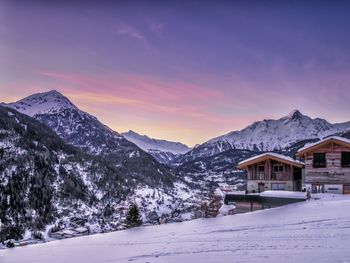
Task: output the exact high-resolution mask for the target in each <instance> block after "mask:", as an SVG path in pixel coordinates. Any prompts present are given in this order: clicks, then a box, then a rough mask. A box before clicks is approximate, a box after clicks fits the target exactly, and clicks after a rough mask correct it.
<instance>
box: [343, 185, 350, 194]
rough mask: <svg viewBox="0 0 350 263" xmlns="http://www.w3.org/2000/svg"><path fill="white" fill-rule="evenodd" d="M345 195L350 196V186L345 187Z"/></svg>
mask: <svg viewBox="0 0 350 263" xmlns="http://www.w3.org/2000/svg"><path fill="white" fill-rule="evenodd" d="M343 194H345V195H350V184H344V185H343Z"/></svg>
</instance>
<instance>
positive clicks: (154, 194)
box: [0, 106, 197, 243]
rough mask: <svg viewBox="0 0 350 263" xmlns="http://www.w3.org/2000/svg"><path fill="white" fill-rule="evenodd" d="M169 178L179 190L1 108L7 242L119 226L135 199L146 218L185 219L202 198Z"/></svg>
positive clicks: (0, 206)
mask: <svg viewBox="0 0 350 263" xmlns="http://www.w3.org/2000/svg"><path fill="white" fill-rule="evenodd" d="M128 161H129V162H131V161H130V160H128ZM141 165H142V164H141ZM163 176H166V174H163ZM153 179H155V180H153ZM170 179H171V181H170V183H171V185H173V187H170V186H167V185H166V181H165V180H164V178H163V179H161V178H159V177H148V178H144V177H139V176H138V175H137V174H136V175H134V174H131V175H130V174H129V173H126V172H125V168H124V167H123V166H116V165H115V164H114V163H113V162H111V161H110V160H109V159H108V158H106V157H105V156H102V155H99V156H96V155H92V154H88V153H85V152H83V151H82V150H81V149H79V148H76V147H74V146H72V145H69V144H67V143H65V142H64V141H63V140H62V139H61V138H60V137H59V136H58V135H57V134H56V133H54V132H53V131H52V130H51V129H50V128H49V127H47V126H46V125H44V124H42V123H40V122H38V121H37V120H35V119H34V118H32V117H29V116H27V115H24V114H21V113H19V112H18V111H16V110H14V109H11V108H8V107H3V106H0V222H1V224H2V225H1V228H0V243H1V242H3V241H4V240H8V239H16V240H17V239H22V238H24V237H25V238H30V237H34V238H46V237H47V236H48V235H50V233H52V232H55V233H62V237H66V236H67V235H68V236H70V235H71V234H69V233H78V234H79V232H75V229H76V230H77V231H80V230H81V229H86V231H89V232H90V233H95V232H104V231H110V230H117V229H119V228H120V227H122V226H123V218H124V216H125V213H126V211H127V209H128V206H129V204H130V202H137V204H138V205H139V208H140V211H141V213H142V216H143V220H144V221H145V222H154V220H157V218H158V217H162V218H163V220H167V221H179V220H183V219H182V214H186V213H188V212H189V211H191V209H193V203H194V202H195V201H196V200H197V199H196V197H195V196H193V192H192V191H190V189H189V188H188V186H187V185H186V184H184V183H183V182H181V181H178V180H177V181H175V180H174V179H173V178H170ZM67 231H68V232H67ZM56 235H57V234H56ZM72 235H73V234H72Z"/></svg>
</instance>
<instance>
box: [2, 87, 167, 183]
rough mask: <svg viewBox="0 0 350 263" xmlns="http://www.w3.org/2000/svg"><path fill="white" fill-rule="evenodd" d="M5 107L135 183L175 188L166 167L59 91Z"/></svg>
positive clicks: (45, 93) (34, 96)
mask: <svg viewBox="0 0 350 263" xmlns="http://www.w3.org/2000/svg"><path fill="white" fill-rule="evenodd" d="M6 106H7V107H11V108H13V109H15V110H17V111H19V112H21V113H24V114H26V115H28V116H32V117H33V118H35V119H36V120H38V121H40V122H41V123H43V124H45V125H46V126H48V127H50V128H51V129H52V130H53V131H55V132H56V134H58V135H59V136H60V137H61V138H62V139H63V140H64V141H65V142H66V143H68V144H71V145H73V146H75V147H78V148H80V149H82V150H83V151H84V152H86V153H89V154H94V155H101V156H104V158H106V159H109V160H110V161H111V162H112V163H113V164H114V165H115V166H116V167H118V169H121V170H123V172H124V173H126V174H129V175H130V176H132V178H134V179H136V180H139V179H140V180H143V181H144V182H145V183H146V184H149V185H160V184H164V185H168V186H170V185H171V184H172V175H171V173H170V172H169V170H168V169H167V168H166V167H165V166H163V165H162V164H160V163H158V162H157V161H156V160H155V159H154V158H153V157H152V156H151V155H150V154H148V153H146V152H144V151H143V150H142V149H140V148H139V147H138V146H136V145H135V144H134V143H132V142H129V141H128V140H126V139H125V138H124V137H123V136H121V135H120V134H119V133H118V132H116V131H113V130H111V129H110V128H108V127H107V126H106V125H104V124H102V123H101V122H99V121H98V120H97V118H96V117H94V116H92V115H90V114H88V113H86V112H84V111H81V110H80V109H79V108H78V107H76V106H75V105H74V104H73V103H71V102H70V101H69V99H68V98H66V97H65V96H63V95H62V94H60V93H59V92H57V91H49V92H44V93H38V94H34V95H31V96H29V97H26V98H24V99H22V100H20V101H17V102H14V103H9V104H6Z"/></svg>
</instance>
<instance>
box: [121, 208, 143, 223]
mask: <svg viewBox="0 0 350 263" xmlns="http://www.w3.org/2000/svg"><path fill="white" fill-rule="evenodd" d="M125 223H126V225H127V226H128V227H135V226H140V225H142V219H141V215H140V210H139V208H138V206H137V204H136V203H132V204H131V205H130V207H129V210H128V214H127V216H126V221H125Z"/></svg>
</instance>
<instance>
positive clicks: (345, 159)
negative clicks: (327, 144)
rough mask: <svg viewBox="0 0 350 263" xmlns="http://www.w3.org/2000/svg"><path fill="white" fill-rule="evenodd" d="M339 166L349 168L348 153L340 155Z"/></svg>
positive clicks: (349, 158) (349, 157) (349, 153)
mask: <svg viewBox="0 0 350 263" xmlns="http://www.w3.org/2000/svg"><path fill="white" fill-rule="evenodd" d="M341 166H342V167H350V152H342V153H341Z"/></svg>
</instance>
